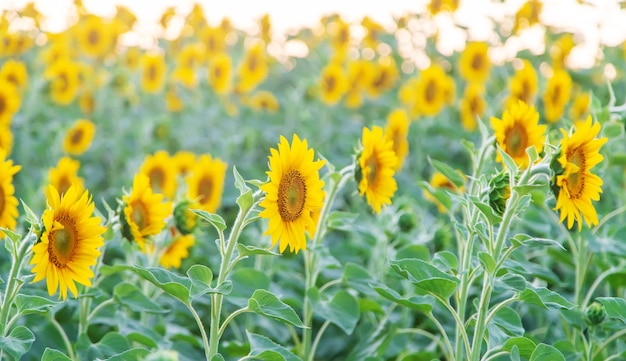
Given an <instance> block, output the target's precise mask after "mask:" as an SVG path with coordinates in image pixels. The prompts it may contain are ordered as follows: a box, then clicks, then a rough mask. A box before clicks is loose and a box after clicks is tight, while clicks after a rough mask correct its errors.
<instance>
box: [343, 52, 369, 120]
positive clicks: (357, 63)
mask: <svg viewBox="0 0 626 361" xmlns="http://www.w3.org/2000/svg"><path fill="white" fill-rule="evenodd" d="M374 73H375V70H374V65H373V64H372V63H371V62H369V61H367V60H363V59H360V60H354V61H350V62H348V70H347V78H348V79H347V81H348V90H347V92H346V98H345V102H346V106H347V107H348V108H351V109H354V108H358V107H360V106H361V104H363V95H362V93H363V92H364V91H366V88H367V87H368V86H369V84H372V83H373V82H372V78H373V77H374Z"/></svg>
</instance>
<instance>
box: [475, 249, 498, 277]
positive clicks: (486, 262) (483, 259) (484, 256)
mask: <svg viewBox="0 0 626 361" xmlns="http://www.w3.org/2000/svg"><path fill="white" fill-rule="evenodd" d="M478 258H479V259H480V264H481V265H482V266H483V268H484V269H485V270H486V271H487V273H489V274H493V271H494V270H495V269H496V261H495V260H494V259H493V257H491V255H490V254H489V253H486V252H478Z"/></svg>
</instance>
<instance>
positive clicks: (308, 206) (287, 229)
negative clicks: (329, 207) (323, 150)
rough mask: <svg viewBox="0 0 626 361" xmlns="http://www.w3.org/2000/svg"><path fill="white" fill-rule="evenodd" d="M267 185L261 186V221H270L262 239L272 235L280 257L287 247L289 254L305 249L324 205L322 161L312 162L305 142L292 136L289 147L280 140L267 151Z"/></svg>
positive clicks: (311, 152) (283, 138)
mask: <svg viewBox="0 0 626 361" xmlns="http://www.w3.org/2000/svg"><path fill="white" fill-rule="evenodd" d="M270 153H271V155H270V156H269V167H270V170H269V171H268V172H267V175H268V177H269V182H268V183H266V184H264V185H263V186H261V190H262V191H264V192H265V198H264V199H263V200H262V201H261V203H260V204H259V205H260V206H261V208H262V211H261V212H260V213H259V216H260V217H261V218H266V219H268V220H269V225H268V228H267V231H266V232H265V233H264V234H265V235H271V237H272V244H273V245H275V244H276V242H279V244H280V245H279V250H280V253H283V252H284V251H285V249H286V248H287V246H289V250H290V251H291V252H295V253H298V252H299V251H300V250H304V249H306V237H305V233H308V234H309V236H311V237H313V236H314V234H315V230H316V228H317V222H316V221H317V220H316V218H315V215H316V214H318V213H319V211H320V210H321V209H322V206H323V204H324V197H325V193H324V190H323V188H324V182H323V181H322V180H320V177H319V170H320V169H321V168H322V167H323V166H324V163H325V161H323V160H317V161H315V160H314V157H315V153H314V151H313V149H309V147H308V143H307V141H306V139H303V140H300V138H299V137H298V136H297V135H295V134H294V136H293V139H292V141H291V145H289V142H288V141H287V139H286V138H285V137H283V136H281V137H280V143H278V150H276V149H270Z"/></svg>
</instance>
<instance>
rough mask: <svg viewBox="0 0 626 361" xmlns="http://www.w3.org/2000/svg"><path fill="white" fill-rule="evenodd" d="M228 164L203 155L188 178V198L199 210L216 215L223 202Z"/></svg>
mask: <svg viewBox="0 0 626 361" xmlns="http://www.w3.org/2000/svg"><path fill="white" fill-rule="evenodd" d="M226 168H227V165H226V163H224V162H222V161H221V160H220V159H218V158H215V159H214V158H212V157H211V156H210V155H209V154H204V155H201V156H200V157H199V158H198V160H197V162H196V164H195V166H194V167H193V168H192V169H191V172H190V174H189V176H188V177H187V196H188V197H189V198H190V199H193V200H194V201H195V202H196V203H197V205H198V207H199V208H201V209H204V210H205V211H207V212H211V213H215V211H217V208H218V207H219V205H220V203H221V201H222V193H223V192H224V179H225V178H226Z"/></svg>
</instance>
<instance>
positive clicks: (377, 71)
mask: <svg viewBox="0 0 626 361" xmlns="http://www.w3.org/2000/svg"><path fill="white" fill-rule="evenodd" d="M372 70H373V74H372V77H371V78H370V82H369V83H367V87H366V88H365V90H366V91H367V93H368V95H369V96H370V97H372V98H376V97H378V96H380V95H381V94H383V93H384V92H386V91H387V90H389V89H391V88H392V87H393V86H394V85H395V84H396V81H397V80H398V68H397V67H396V62H395V61H394V60H393V59H392V58H391V57H381V58H380V59H379V61H378V62H377V63H376V64H375V65H374V66H373V68H372Z"/></svg>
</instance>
